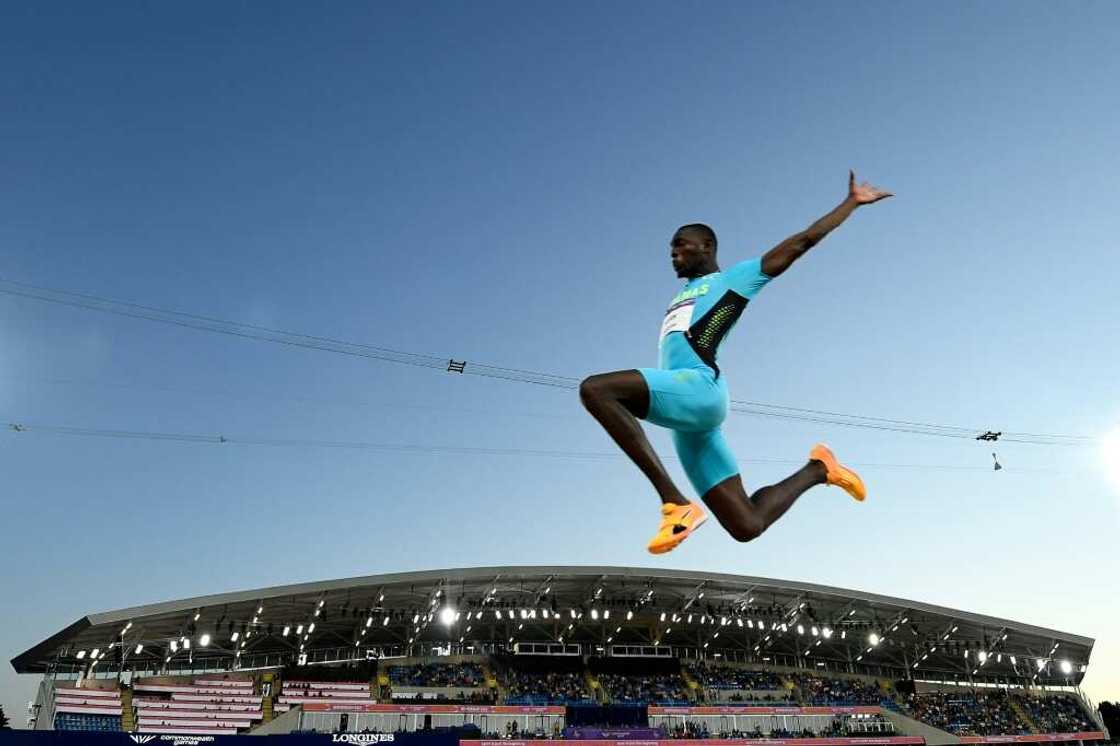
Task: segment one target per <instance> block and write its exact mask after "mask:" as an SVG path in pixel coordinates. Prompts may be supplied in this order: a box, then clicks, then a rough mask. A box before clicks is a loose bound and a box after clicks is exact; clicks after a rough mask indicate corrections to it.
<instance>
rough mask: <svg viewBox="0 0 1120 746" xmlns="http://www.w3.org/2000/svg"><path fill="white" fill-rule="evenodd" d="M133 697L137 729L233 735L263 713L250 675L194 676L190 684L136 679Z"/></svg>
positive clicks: (155, 731) (242, 730)
mask: <svg viewBox="0 0 1120 746" xmlns="http://www.w3.org/2000/svg"><path fill="white" fill-rule="evenodd" d="M133 690H134V691H135V694H134V696H133V698H132V704H133V707H134V708H135V710H136V724H137V730H138V731H139V732H140V733H182V734H186V735H232V734H236V733H240V732H244V731H247V730H249V729H250V728H252V727H253V725H254V724H255V723H259V722H260V720H261V718H262V717H263V714H264V713H263V712H262V710H261V697H260V695H259V694H255V693H254V691H253V681H252V680H250V679H232V678H226V679H217V678H212V679H207V678H200V679H195V680H194V681H192V682H191V683H189V684H176V683H163V682H149V681H138V682H136V683H135V684H133Z"/></svg>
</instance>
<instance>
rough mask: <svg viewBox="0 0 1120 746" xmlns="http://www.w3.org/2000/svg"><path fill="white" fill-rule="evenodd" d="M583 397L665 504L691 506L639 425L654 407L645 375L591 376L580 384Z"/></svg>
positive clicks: (631, 373)
mask: <svg viewBox="0 0 1120 746" xmlns="http://www.w3.org/2000/svg"><path fill="white" fill-rule="evenodd" d="M579 398H580V400H581V401H582V402H583V406H585V407H586V408H587V411H588V412H590V413H591V416H592V417H594V418H595V419H596V420H598V421H599V424H600V425H602V426H603V429H604V430H606V431H607V434H608V435H610V436H611V437H612V438H613V439H614V442H615V443H617V444H618V446H619V448H621V449H622V450H623V452H624V453H625V454H626V455H627V456H629V457H630V460H631V461H633V462H634V463H635V464H636V465H637V467H638V468H639V469H641V470H642V473H643V474H645V475H646V477H647V478H648V479H649V481H650V482H651V483H652V484H653V488H654V489H655V490H657V494H658V495H660V496H661V502H662V503H676V504H678V505H686V504H688V500H686V499H685V497H684V495H682V494H681V491H680V490H679V489H677V486H676V485H675V484H673V480H672V479H671V478H670V477H669V474H668V472H666V471H665V466H664V465H663V464H662V463H661V459H660V458H658V457H657V452H656V451H654V450H653V446H652V445H650V442H649V438H647V437H646V434H645V431H644V430H642V425H641V423H640V422H638V419H639V418H641V419H645V417H646V415H647V414H649V406H650V394H649V386H648V385H647V384H646V380H645V378H644V377H643V376H642V374H641V373H639V372H638V371H636V370H623V371H618V372H616V373H602V374H599V375H595V376H590V377H588V378H586V379H584V381H583V383H581V384H580V386H579Z"/></svg>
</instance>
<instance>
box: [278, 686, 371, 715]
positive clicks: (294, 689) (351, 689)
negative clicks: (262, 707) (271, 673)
mask: <svg viewBox="0 0 1120 746" xmlns="http://www.w3.org/2000/svg"><path fill="white" fill-rule="evenodd" d="M373 701H374V700H373V697H372V696H371V695H370V690H369V682H367V681H285V682H284V685H283V688H282V689H281V691H280V697H279V698H278V700H277V704H276V705H275V706H274V708H273V709H274V710H276V711H277V712H287V711H288V710H289V709H291V707H292V706H293V705H299V704H306V703H308V702H329V703H331V704H336V705H368V704H372V703H373Z"/></svg>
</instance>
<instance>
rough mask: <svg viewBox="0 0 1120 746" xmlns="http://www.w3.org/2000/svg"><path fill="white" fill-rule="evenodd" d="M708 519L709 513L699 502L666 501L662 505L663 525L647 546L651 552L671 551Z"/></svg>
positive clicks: (662, 552)
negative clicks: (680, 503)
mask: <svg viewBox="0 0 1120 746" xmlns="http://www.w3.org/2000/svg"><path fill="white" fill-rule="evenodd" d="M706 520H708V513H707V511H705V510H704V508H702V507H700V505H699V504H698V503H686V504H684V505H677V504H676V503H665V504H664V505H662V506H661V527H660V528H659V529H657V535H656V536H654V537H653V538H652V539H650V542H649V546H647V547H646V548H647V549H649V551H650V554H665V553H666V552H670V551H672V550H673V549H675V548H676V546H677V545H678V544H680V543H681V542H682V541H684V540H685V539H687V538H688V537H689V536H690V535H691V534H692V532H693V531H695V530H696V529H698V528H700V527H701V526H703V525H704V521H706Z"/></svg>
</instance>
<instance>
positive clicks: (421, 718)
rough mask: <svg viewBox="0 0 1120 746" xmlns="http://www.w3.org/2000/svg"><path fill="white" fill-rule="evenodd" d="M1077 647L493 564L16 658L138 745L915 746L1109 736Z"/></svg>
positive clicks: (963, 625)
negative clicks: (560, 743) (562, 745)
mask: <svg viewBox="0 0 1120 746" xmlns="http://www.w3.org/2000/svg"><path fill="white" fill-rule="evenodd" d="M1092 649H1093V640H1091V639H1089V638H1085V637H1081V636H1079V635H1075V634H1070V633H1066V632H1059V631H1056V630H1050V629H1043V628H1040V627H1036V626H1033V625H1031V624H1028V623H1023V622H1015V621H1011V620H1007V619H998V618H994V617H990V616H984V615H981V614H976V613H971V612H966V611H959V610H954V609H948V608H943V607H939V606H934V605H931V604H926V603H921V602H918V601H910V600H905V599H900V598H892V597H888V596H882V595H877V594H873V593H865V592H861V591H852V590H845V589H841V588H833V587H828V586H823V585H814V584H810V583H801V582H791V581H781V580H772V579H766V578H754V577H744V576H735V575H722V574H716V573H702V572H687V571H672V570H653V569H638V568H620V567H488V568H470V569H452V570H435V571H424V572H411V573H399V574H388V575H374V576H368V577H360V578H352V579H346V580H332V581H324V582H315V583H301V584H296V585H288V586H279V587H272V588H262V589H259V590H252V591H241V592H235V593H223V594H218V595H214V596H206V597H200V598H190V599H183V600H180V601H168V602H163V603H157V604H151V605H147V606H140V607H135V608H130V609H122V610H119V611H110V612H103V613H98V614H91V615H89V616H85V617H82V618H81V619H79V620H78V621H76V622H74V623H73V624H71V625H69V626H68V627H66V628H64V629H62V630H60V631H58V632H56V633H54V634H52V635H51V636H49V637H47V638H46V639H45V640H43V641H42V642H41V643H39V644H37V645H35V646H34V647H32V648H31V649H30V650H28V651H26V652H24V653H22V654H20V655H18V656H16V658H15V659H13V660H12V665H13V666H14V667H15V669H16V671H17V672H19V673H23V674H30V675H41V676H42V677H43V679H42V682H41V683H40V686H39V691H38V695H37V698H36V701H35V702H34V703H33V705H32V706H31V708H30V711H31V715H30V717H29V725H30V726H31V727H32V728H33V729H35V730H37V731H54V732H56V733H61V732H78V733H80V734H86V735H87V736H89V735H91V734H94V733H96V734H97V735H98V737H99V738H101V737H107V734H119V735H120V737H122V738H123V737H125V736H127V738H131V739H132V741H135V742H144V743H146V742H148V740H145V739H146V738H147V736H149V735H150V736H152V737H164V736H166V737H167V738H206V739H210V740H215V742H216V741H218V740H224V739H232V738H236V737H238V736H240V735H244V734H252V735H268V734H288V735H289V736H290V737H293V738H294V737H296V736H300V737H305V738H307V739H314V738H316V737H322V736H323V735H324V734H331V736H332V738H333V739H334V740H335V741H336V742H337V741H338V740H339V736H340V734H342V735H345V734H352V735H346V739H350V740H349V741H347V742H352V743H364V742H374V741H372V740H361V739H360V738H359V737H365V736H370V737H371V738H372V735H371V734H382V735H385V734H395V738H396V739H397V740H400V741H402V742H407V741H408V740H409V739H410V738H419V737H421V736H425V735H427V736H432V735H433V734H441V737H444V738H445V739H453V740H451V741H446V740H445V741H441V743H444V742H446V743H451V742H453V741H455V740H457V741H476V740H477V741H481V742H482V743H481V745H480V746H491V745H488V744H487V743H486V742H487V741H501V742H502V743H505V744H513V746H532V742H533V741H537V740H552V739H568V740H582V741H588V742H590V744H591V746H601V744H603V743H605V742H613V741H616V740H633V739H639V740H641V741H642V742H643V746H649V744H650V743H651V742H661V741H682V740H683V741H688V740H698V741H699V740H704V741H707V742H712V741H714V740H723V741H729V740H730V741H735V742H737V743H738V742H742V743H759V744H762V743H774V742H776V741H777V742H781V743H782V744H803V743H804V744H812V746H889V745H894V746H919V745H921V744H934V745H936V744H950V743H1009V742H1025V743H1030V742H1043V741H1045V742H1056V741H1061V742H1086V743H1089V742H1099V741H1103V740H1105V739H1106V738H1107V734H1106V732H1105V729H1104V726H1103V724H1102V722H1101V718H1100V716H1099V713H1097V712H1096V711H1095V710H1094V708H1093V707H1092V705H1091V703H1089V702H1088V701H1087V700H1086V699H1085V697H1084V696H1082V694H1081V692H1080V689H1079V685H1080V683H1081V681H1082V679H1083V677H1084V675H1085V672H1086V670H1087V667H1088V665H1089V658H1090V655H1091V653H1092ZM343 740H345V739H343ZM77 742H80V741H75V743H77ZM104 742H105V743H109V742H110V741H104ZM123 742H128V741H127V739H126V741H122V743H123ZM311 742H317V741H313V740H308V741H307V743H311ZM433 743H434V742H433Z"/></svg>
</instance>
